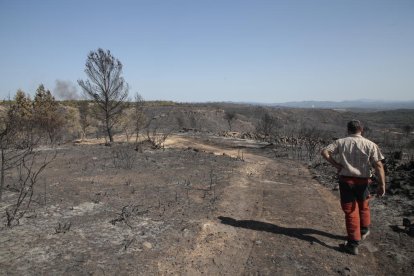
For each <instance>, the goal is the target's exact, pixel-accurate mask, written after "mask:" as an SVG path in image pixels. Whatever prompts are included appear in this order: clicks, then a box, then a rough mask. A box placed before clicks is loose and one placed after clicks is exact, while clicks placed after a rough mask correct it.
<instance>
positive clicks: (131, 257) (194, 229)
mask: <svg viewBox="0 0 414 276" xmlns="http://www.w3.org/2000/svg"><path fill="white" fill-rule="evenodd" d="M46 153H47V151H46V150H45V151H44V153H43V154H46ZM276 156H280V157H277V158H276ZM282 156H285V157H282ZM323 168H325V167H323ZM320 170H321V168H316V169H315V168H313V169H312V170H311V171H310V170H309V167H308V164H303V163H302V162H298V161H296V160H291V159H288V158H286V155H285V153H284V152H279V153H277V154H275V150H274V149H272V148H269V147H266V143H258V142H255V141H253V140H243V139H235V138H231V137H228V138H225V137H224V138H223V137H215V136H208V137H206V136H204V137H202V136H197V134H195V135H189V134H188V133H186V134H182V135H176V136H172V137H171V138H170V139H169V140H167V143H166V148H165V149H164V150H153V149H151V148H150V147H146V146H144V147H143V151H142V152H136V151H134V150H133V147H132V146H130V145H125V144H119V143H118V144H115V145H113V146H112V147H107V146H104V145H100V144H95V143H83V144H76V145H72V144H68V145H64V146H61V148H60V149H59V150H58V156H57V159H56V160H55V162H53V163H52V164H51V165H50V167H49V168H48V169H47V170H46V171H45V172H44V174H43V177H42V178H41V179H40V181H39V183H38V186H37V190H36V193H35V196H34V203H33V204H32V206H31V210H30V211H29V212H27V213H26V214H25V216H24V217H23V218H22V219H21V220H20V223H19V225H16V226H14V227H12V228H8V227H4V226H3V227H2V228H1V229H0V244H1V247H0V275H38V274H42V275H56V274H58V275H91V274H92V275H159V274H162V275H164V274H173V275H176V274H181V275H182V274H184V275H200V274H207V275H240V274H242V275H243V274H247V275H292V274H295V275H309V274H316V275H390V274H392V275H412V274H414V258H413V256H414V255H413V248H414V247H413V245H414V242H413V238H412V237H410V236H408V235H407V234H406V233H404V231H403V230H402V229H401V228H399V226H401V224H402V217H403V216H404V211H407V209H406V208H407V207H405V206H407V205H402V202H404V204H406V203H407V201H405V198H402V197H401V198H398V197H396V196H393V197H385V198H384V199H374V200H372V208H373V221H374V225H373V233H372V235H371V236H370V237H369V239H368V240H367V241H366V242H364V244H363V245H362V246H361V254H360V255H359V256H358V257H356V256H351V255H347V254H344V253H343V252H341V251H340V250H339V244H340V243H342V242H344V239H345V227H344V222H343V215H342V211H341V210H340V206H339V202H338V198H337V196H336V195H335V193H337V191H334V189H333V186H325V187H324V186H322V185H320V183H319V182H318V181H320V182H325V183H333V182H332V181H331V180H332V174H330V173H329V169H328V167H326V173H320V172H319V171H320ZM324 170H325V169H324ZM325 179H326V180H325ZM12 188H13V187H9V191H8V192H7V193H6V194H5V197H4V200H3V201H2V202H1V203H0V215H1V220H2V225H4V222H5V217H4V212H5V209H6V208H10V207H11V205H12V204H13V202H14V201H15V199H16V193H15V192H14V191H13V189H12ZM410 208H412V205H411V207H410ZM408 210H409V209H408ZM411 210H412V209H411ZM393 226H395V227H394V228H393ZM398 229H400V230H398Z"/></svg>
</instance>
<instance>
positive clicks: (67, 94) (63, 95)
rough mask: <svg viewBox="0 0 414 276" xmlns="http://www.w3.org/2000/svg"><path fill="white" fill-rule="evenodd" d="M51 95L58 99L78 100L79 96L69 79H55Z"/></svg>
mask: <svg viewBox="0 0 414 276" xmlns="http://www.w3.org/2000/svg"><path fill="white" fill-rule="evenodd" d="M53 95H54V96H55V97H56V98H57V99H58V100H79V99H80V96H79V94H78V90H77V88H76V86H75V85H74V84H73V83H72V82H70V81H63V80H56V85H55V89H53Z"/></svg>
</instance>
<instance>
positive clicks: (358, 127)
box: [347, 120, 364, 134]
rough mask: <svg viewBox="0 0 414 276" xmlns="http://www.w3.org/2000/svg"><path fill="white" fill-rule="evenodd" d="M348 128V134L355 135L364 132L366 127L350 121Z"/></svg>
mask: <svg viewBox="0 0 414 276" xmlns="http://www.w3.org/2000/svg"><path fill="white" fill-rule="evenodd" d="M347 126H348V132H349V133H352V134H355V133H357V132H362V130H363V129H364V126H363V125H362V123H361V122H360V121H358V120H352V121H349V122H348V125H347Z"/></svg>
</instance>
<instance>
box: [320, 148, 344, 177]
mask: <svg viewBox="0 0 414 276" xmlns="http://www.w3.org/2000/svg"><path fill="white" fill-rule="evenodd" d="M321 155H322V157H323V158H325V160H326V161H328V162H329V163H331V165H332V166H334V167H335V168H336V169H337V170H338V173H339V171H340V170H341V169H342V165H341V164H339V163H338V162H336V161H335V159H333V157H332V153H331V152H330V151H329V150H327V149H326V148H325V149H323V150H322V151H321Z"/></svg>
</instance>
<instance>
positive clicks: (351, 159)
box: [321, 120, 385, 255]
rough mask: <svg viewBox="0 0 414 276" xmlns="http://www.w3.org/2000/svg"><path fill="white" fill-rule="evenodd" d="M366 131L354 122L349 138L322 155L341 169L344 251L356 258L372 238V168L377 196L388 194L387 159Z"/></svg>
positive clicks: (356, 121) (349, 129)
mask: <svg viewBox="0 0 414 276" xmlns="http://www.w3.org/2000/svg"><path fill="white" fill-rule="evenodd" d="M362 131H363V126H362V124H361V122H360V121H358V120H352V121H350V122H349V123H348V137H345V138H342V139H338V140H336V141H335V142H333V143H332V144H330V145H329V146H327V147H326V148H324V149H323V150H322V152H321V154H322V156H323V158H325V159H326V160H327V161H328V162H329V163H331V164H332V165H333V166H334V167H335V168H336V169H337V170H338V175H339V190H340V194H341V206H342V210H343V211H344V213H345V223H346V230H347V233H348V241H347V243H346V244H345V245H343V247H342V248H343V250H344V251H345V252H347V253H350V254H353V255H357V254H358V245H359V242H360V241H361V240H363V239H365V238H366V237H367V236H368V235H369V226H370V224H371V216H370V210H369V205H368V199H369V190H368V185H369V184H370V183H371V168H372V167H373V168H375V172H376V175H377V178H378V190H377V194H378V196H383V195H384V194H385V173H384V167H383V165H382V160H383V159H384V156H383V155H382V154H381V151H380V149H379V148H378V146H377V145H376V144H375V143H374V142H372V141H370V140H368V139H366V138H364V137H362V135H361V134H362ZM333 156H335V159H334V157H333Z"/></svg>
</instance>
